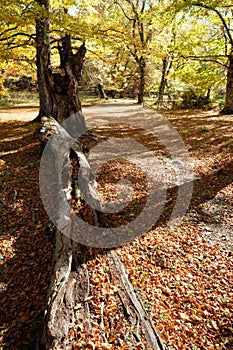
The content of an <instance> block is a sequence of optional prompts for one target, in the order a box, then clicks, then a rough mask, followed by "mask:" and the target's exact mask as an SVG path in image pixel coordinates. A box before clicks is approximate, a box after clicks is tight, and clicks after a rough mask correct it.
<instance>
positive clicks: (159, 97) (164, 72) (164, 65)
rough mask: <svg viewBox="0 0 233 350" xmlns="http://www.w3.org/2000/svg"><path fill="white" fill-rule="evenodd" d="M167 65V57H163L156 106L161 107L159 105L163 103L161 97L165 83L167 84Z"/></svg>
mask: <svg viewBox="0 0 233 350" xmlns="http://www.w3.org/2000/svg"><path fill="white" fill-rule="evenodd" d="M167 64H168V62H167V57H164V58H163V67H162V77H161V81H160V85H159V95H158V106H161V104H162V103H163V96H164V92H165V87H166V82H167V79H166V76H167V74H166V72H167Z"/></svg>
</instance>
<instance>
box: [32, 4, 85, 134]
mask: <svg viewBox="0 0 233 350" xmlns="http://www.w3.org/2000/svg"><path fill="white" fill-rule="evenodd" d="M37 2H38V4H39V5H40V6H41V7H43V11H42V15H41V17H39V18H37V19H36V66H37V80H38V89H39V98H40V111H39V115H38V117H37V118H36V121H40V120H41V118H42V117H53V118H54V119H56V120H57V121H59V122H62V121H63V120H65V119H66V118H68V117H70V116H71V115H74V114H75V113H77V112H78V111H80V110H81V103H80V100H79V98H78V83H79V80H80V76H81V71H82V66H83V60H84V57H85V53H86V48H85V44H84V43H83V44H82V45H81V46H80V48H79V49H78V50H77V52H76V53H73V51H72V47H71V36H70V35H68V34H66V35H65V36H64V37H63V38H61V39H60V42H61V45H60V44H58V52H59V55H60V67H59V70H58V71H56V73H53V72H52V68H51V64H50V56H51V49H50V32H49V18H48V12H49V0H37ZM44 9H45V10H46V11H47V12H46V11H44ZM58 42H59V41H58ZM79 116H80V117H81V119H80V120H79V123H80V126H83V127H85V121H84V118H82V116H81V114H80V115H79Z"/></svg>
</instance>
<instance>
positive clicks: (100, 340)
mask: <svg viewBox="0 0 233 350" xmlns="http://www.w3.org/2000/svg"><path fill="white" fill-rule="evenodd" d="M165 115H166V117H167V118H168V119H169V121H170V122H172V123H173V125H174V127H176V128H177V129H178V131H179V133H180V134H181V136H182V137H183V139H184V141H185V143H186V145H187V146H188V148H189V151H190V153H191V156H192V161H193V164H194V168H195V174H196V175H197V176H199V179H197V180H196V181H195V182H194V193H193V198H192V202H191V205H190V209H189V211H188V213H187V216H186V217H185V219H184V220H183V222H182V223H181V224H180V225H179V226H177V227H176V228H175V229H174V230H173V231H170V232H168V230H166V220H167V218H168V216H169V212H170V211H171V210H172V208H173V205H174V200H175V197H176V190H175V188H174V189H172V190H171V191H168V192H169V193H168V194H167V198H168V199H171V200H170V201H169V200H168V203H167V205H166V210H164V212H163V214H162V215H161V218H160V220H159V221H158V223H157V224H156V225H155V227H153V229H152V230H150V231H149V232H148V233H146V234H144V235H143V236H142V237H140V238H138V239H137V240H135V241H134V242H132V243H131V244H128V245H126V246H124V247H121V248H118V249H116V253H117V254H118V256H119V257H120V259H121V261H122V262H123V263H124V265H125V267H126V269H127V273H128V277H129V279H130V282H131V283H132V285H133V287H134V289H135V290H136V292H137V293H138V295H139V296H140V297H141V299H142V301H143V304H144V308H145V309H146V310H147V312H148V314H149V315H150V316H151V317H152V319H153V321H154V323H155V325H156V328H157V330H158V331H159V332H160V334H161V336H162V339H163V340H164V341H165V343H166V347H167V349H169V350H173V349H193V350H194V349H198V350H199V349H208V350H212V349H231V348H233V332H232V319H233V315H232V310H233V307H232V306H233V305H232V304H233V291H232V290H233V288H232V267H233V266H232V265H233V263H232V244H231V242H232V241H231V239H230V238H231V237H232V236H231V235H232V230H231V228H232V221H231V216H230V215H231V213H232V197H233V196H232V193H233V186H232V180H233V179H232V174H233V172H232V170H233V169H232V168H233V166H232V148H233V145H232V141H231V142H230V140H232V139H231V137H232V136H231V135H232V131H233V130H232V125H233V123H232V121H233V120H232V116H229V117H226V116H217V114H216V113H215V114H213V113H212V112H211V113H210V112H199V111H196V112H190V111H187V112H182V113H181V112H174V113H169V114H168V113H167V112H166V113H165ZM187 125H188V128H187ZM205 125H207V126H208V128H209V131H208V133H207V132H205V133H204V132H203V131H202V129H203V127H204V126H205ZM226 126H227V128H226ZM34 131H35V127H34V126H33V125H32V124H25V123H19V122H14V123H12V122H7V123H4V122H3V123H2V127H1V134H2V135H1V149H0V158H1V162H0V165H1V177H0V179H1V182H0V185H1V190H2V191H1V201H0V207H1V213H2V225H1V231H2V232H1V238H0V240H1V241H0V248H1V251H0V253H1V260H0V268H1V295H2V298H1V306H2V307H3V311H1V314H2V316H3V317H2V319H3V325H2V328H1V329H2V332H1V337H2V343H3V344H4V349H11V350H12V349H23V348H25V349H26V348H28V349H29V348H30V346H32V347H31V348H33V344H34V343H35V342H36V341H37V337H38V334H39V333H38V330H39V329H40V325H41V319H42V317H43V311H44V307H45V301H46V291H47V288H48V285H49V273H50V269H51V261H52V260H51V259H52V244H51V239H50V236H49V235H48V233H47V231H46V229H45V228H46V226H47V222H48V218H47V217H46V214H45V212H44V209H43V206H42V203H41V201H40V196H39V189H38V170H39V165H38V161H39V159H40V146H39V144H38V143H37V141H35V138H34ZM96 132H98V133H100V134H101V135H104V136H107V137H108V136H111V135H114V136H115V135H116V130H112V129H108V130H107V129H106V128H105V130H103V129H102V130H96ZM130 132H131V131H130V130H129V133H130ZM132 133H133V134H134V135H135V130H133V132H132ZM6 135H7V137H8V138H11V137H12V141H8V140H4V138H5V137H6ZM138 137H139V139H140V135H139V136H138ZM13 138H17V139H15V140H13ZM143 138H144V139H143V142H146V138H145V135H144V136H143ZM149 141H150V143H151V140H149ZM156 147H157V146H156ZM18 149H19V150H20V151H17V150H18ZM28 164H30V166H28ZM103 170H104V171H103V172H102V173H101V174H100V175H99V179H98V180H99V192H100V195H101V196H102V199H103V200H104V201H105V200H116V198H117V195H116V182H117V181H116V179H117V177H118V175H119V179H120V178H121V174H122V172H123V171H124V177H126V178H127V176H129V178H130V181H132V182H134V194H133V199H132V202H131V203H130V205H129V206H128V207H127V208H125V209H124V210H122V212H121V213H120V215H116V214H111V215H109V217H108V219H109V225H110V226H113V227H115V226H117V225H119V224H121V225H124V224H125V223H126V222H128V221H129V220H133V218H134V217H136V216H137V215H138V214H139V213H140V212H141V210H142V209H143V205H144V203H145V201H146V196H147V192H146V190H145V181H144V180H145V179H144V177H143V174H142V173H140V170H139V169H138V168H137V167H135V166H134V165H132V164H130V163H125V162H124V161H122V160H119V161H118V163H117V162H114V163H110V164H108V167H105V168H104V169H103ZM16 193H17V194H16ZM32 204H33V206H32ZM220 204H221V205H220ZM33 210H34V214H35V217H36V220H34V219H33V216H32V212H33ZM35 210H36V211H35ZM217 211H218V212H217ZM203 213H204V214H203ZM203 218H204V220H203ZM207 227H208V229H207ZM214 228H215V229H216V230H217V232H218V233H221V234H222V236H221V235H220V236H218V237H217V236H216V232H214ZM219 230H220V231H222V232H219ZM225 232H227V233H228V236H229V237H230V238H229V240H226V239H224V237H226V233H225ZM226 242H227V243H226ZM87 268H88V271H89V276H90V292H89V295H88V296H87V300H86V302H87V303H88V304H89V307H90V310H91V324H92V331H91V333H86V331H85V327H84V328H83V326H82V324H78V323H77V324H76V325H75V326H74V327H73V328H72V329H71V330H70V340H71V342H72V348H73V349H76V350H77V349H121V350H123V349H146V348H147V346H146V343H145V341H144V340H143V336H142V334H141V335H140V334H139V333H140V329H139V328H137V327H139V326H137V324H136V325H135V329H131V328H130V324H129V323H128V322H127V318H126V316H125V310H124V309H123V307H122V306H121V304H120V302H119V295H118V286H117V285H115V284H114V280H113V278H112V276H111V271H110V268H109V264H108V262H107V261H106V259H105V255H104V254H97V257H96V258H95V259H90V260H89V261H87ZM76 309H77V312H78V311H79V305H76ZM135 332H136V333H137V332H139V333H138V338H137V336H136V337H135ZM132 334H134V335H133V337H132ZM132 338H133V339H132ZM28 344H29V345H28ZM30 344H31V345H30ZM127 344H131V345H127ZM132 344H134V345H132Z"/></svg>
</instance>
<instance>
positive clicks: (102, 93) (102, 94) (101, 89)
mask: <svg viewBox="0 0 233 350" xmlns="http://www.w3.org/2000/svg"><path fill="white" fill-rule="evenodd" d="M97 89H98V94H99V97H100V98H102V99H104V100H108V96H107V95H106V93H105V91H104V87H103V84H101V83H99V84H98V85H97Z"/></svg>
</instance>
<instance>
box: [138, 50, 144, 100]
mask: <svg viewBox="0 0 233 350" xmlns="http://www.w3.org/2000/svg"><path fill="white" fill-rule="evenodd" d="M145 75H146V61H145V59H144V58H143V57H141V58H140V62H139V86H138V104H143V102H144V93H145Z"/></svg>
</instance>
